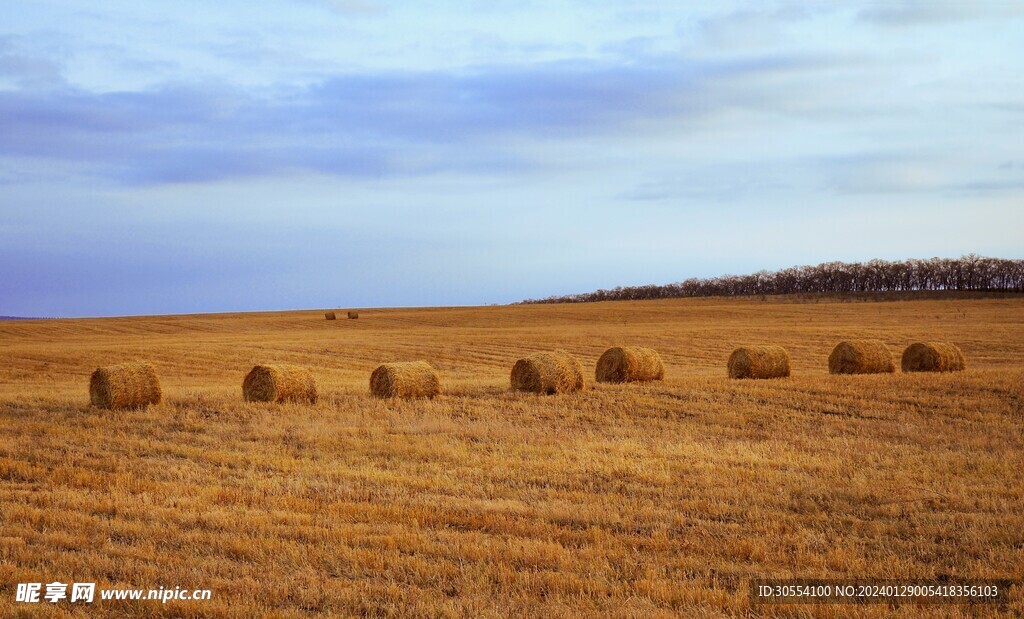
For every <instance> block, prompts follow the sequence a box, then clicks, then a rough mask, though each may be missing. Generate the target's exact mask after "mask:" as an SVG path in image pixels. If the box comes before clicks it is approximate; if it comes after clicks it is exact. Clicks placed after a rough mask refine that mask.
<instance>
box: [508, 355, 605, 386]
mask: <svg viewBox="0 0 1024 619" xmlns="http://www.w3.org/2000/svg"><path fill="white" fill-rule="evenodd" d="M511 380H512V389H515V390H516V391H532V392H533V393H544V394H553V393H571V392H573V391H579V390H581V389H583V387H584V386H585V385H586V382H585V381H584V379H583V365H582V364H580V362H579V360H578V359H576V358H575V357H573V356H572V355H570V354H569V353H567V352H565V351H564V350H554V351H551V352H538V353H534V354H532V355H530V356H528V357H525V358H523V359H520V360H518V361H516V363H515V365H514V366H512V377H511Z"/></svg>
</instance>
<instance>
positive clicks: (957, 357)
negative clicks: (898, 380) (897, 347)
mask: <svg viewBox="0 0 1024 619" xmlns="http://www.w3.org/2000/svg"><path fill="white" fill-rule="evenodd" d="M901 365H902V366H903V371H904V372H960V371H963V370H964V369H966V368H967V360H966V359H965V358H964V353H963V351H961V350H960V349H959V348H958V347H957V346H956V345H955V344H949V343H946V342H917V343H916V344H911V345H910V346H907V349H906V350H904V351H903V362H902V364H901Z"/></svg>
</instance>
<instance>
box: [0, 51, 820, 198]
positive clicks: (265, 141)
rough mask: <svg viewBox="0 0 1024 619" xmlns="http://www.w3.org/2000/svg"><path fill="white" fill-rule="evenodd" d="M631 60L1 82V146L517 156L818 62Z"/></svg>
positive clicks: (416, 161)
mask: <svg viewBox="0 0 1024 619" xmlns="http://www.w3.org/2000/svg"><path fill="white" fill-rule="evenodd" d="M644 60H645V61H644V62H632V63H628V62H619V61H617V62H614V63H611V62H604V63H602V62H598V61H594V60H570V61H561V62H550V63H536V64H529V65H520V66H497V67H478V68H475V69H471V70H463V71H440V70H437V71H406V72H402V71H391V72H381V73H373V74H368V73H349V74H337V75H335V76H333V77H331V78H329V79H326V80H323V81H321V82H319V83H316V84H314V85H312V86H309V87H303V88H293V89H290V90H286V91H282V92H258V91H251V90H245V89H241V88H234V89H232V88H230V87H226V86H221V85H211V84H193V85H188V86H180V85H178V86H165V87H162V88H159V89H154V90H149V91H144V92H110V93H92V92H88V91H83V90H78V89H73V88H70V87H64V88H62V89H57V90H51V91H45V92H42V91H6V92H0V135H2V136H3V138H4V139H3V140H0V156H7V157H36V158H40V159H49V160H55V161H63V162H79V163H82V164H84V165H87V166H91V167H92V168H93V169H94V170H95V172H96V174H98V175H100V176H104V177H108V178H112V179H114V180H120V181H123V182H127V183H176V182H205V181H214V180H220V179H226V178H238V177H246V176H257V175H260V176H262V175H267V174H275V173H289V172H295V171H313V172H319V173H325V174H331V175H337V176H343V177H381V176H389V175H408V174H423V173H429V172H436V171H441V170H462V171H471V172H477V173H479V172H487V171H488V169H490V171H500V170H507V169H509V168H513V169H522V168H524V167H527V166H529V165H530V161H529V157H528V155H526V154H525V153H522V152H517V151H516V150H515V149H513V148H511V147H510V144H511V143H512V142H514V141H516V140H519V139H523V138H526V139H529V140H534V141H551V140H559V139H573V138H579V137H587V136H595V135H607V134H609V133H612V132H616V131H628V130H631V129H634V128H635V127H637V126H639V125H641V124H643V123H650V122H651V121H666V120H673V121H674V120H686V119H688V118H694V117H697V116H700V115H702V114H709V113H713V112H714V111H715V110H716V109H719V108H720V107H727V106H728V103H729V100H732V101H733V102H742V103H743V104H744V105H749V104H750V102H751V101H752V100H756V97H751V95H750V93H749V92H742V91H741V90H739V91H738V90H737V89H736V88H735V83H736V81H737V79H738V78H741V77H744V76H751V75H759V76H762V77H763V76H765V75H772V74H776V73H786V72H790V71H794V70H796V71H799V70H807V69H818V68H824V67H823V66H821V65H819V64H816V63H815V62H813V61H811V60H809V59H808V58H800V57H761V58H751V59H744V60H731V61H714V62H712V61H699V62H698V61H686V60H684V59H681V58H677V57H658V58H648V59H644ZM727 84H732V86H728V87H726V85H727ZM719 87H720V88H719ZM716 89H718V90H716ZM716 92H717V93H718V94H717V95H716Z"/></svg>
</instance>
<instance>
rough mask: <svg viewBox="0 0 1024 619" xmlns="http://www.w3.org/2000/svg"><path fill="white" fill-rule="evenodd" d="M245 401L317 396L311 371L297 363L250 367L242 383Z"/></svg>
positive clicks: (311, 400)
mask: <svg viewBox="0 0 1024 619" xmlns="http://www.w3.org/2000/svg"><path fill="white" fill-rule="evenodd" d="M242 396H243V397H244V398H245V401H246V402H307V403H309V404H313V403H315V402H316V399H317V392H316V380H315V379H314V378H313V374H312V373H310V371H309V370H307V369H306V368H304V367H301V366H297V365H265V364H260V365H257V366H255V367H253V368H252V370H250V371H249V373H248V374H247V375H246V377H245V380H244V381H243V382H242Z"/></svg>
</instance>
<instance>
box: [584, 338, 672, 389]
mask: <svg viewBox="0 0 1024 619" xmlns="http://www.w3.org/2000/svg"><path fill="white" fill-rule="evenodd" d="M664 378H665V364H664V363H662V362H661V355H659V354H658V351H656V350H654V349H653V348H641V347H639V346H616V347H614V348H609V349H608V350H606V351H604V354H603V355H601V358H600V359H598V360H597V367H596V368H595V370H594V379H595V380H596V381H597V382H599V383H626V382H643V381H648V380H663V379H664Z"/></svg>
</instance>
